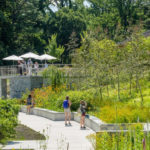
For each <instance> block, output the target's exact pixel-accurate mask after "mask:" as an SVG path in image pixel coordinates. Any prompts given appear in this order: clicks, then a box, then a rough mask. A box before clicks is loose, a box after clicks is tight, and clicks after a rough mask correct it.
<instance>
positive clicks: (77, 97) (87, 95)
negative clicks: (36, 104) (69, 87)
mask: <svg viewBox="0 0 150 150" xmlns="http://www.w3.org/2000/svg"><path fill="white" fill-rule="evenodd" d="M66 96H69V98H70V101H71V103H72V105H71V110H73V111H76V110H77V109H78V108H79V106H80V101H81V100H84V101H86V103H87V106H88V108H89V109H93V106H92V101H93V93H92V92H90V91H68V92H63V93H62V94H61V95H60V96H59V97H58V99H57V103H56V105H57V106H58V107H59V108H60V107H62V105H63V100H64V99H65V98H66Z"/></svg>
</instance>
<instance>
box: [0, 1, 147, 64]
mask: <svg viewBox="0 0 150 150" xmlns="http://www.w3.org/2000/svg"><path fill="white" fill-rule="evenodd" d="M86 3H87V4H88V5H85V1H83V0H75V1H72V0H54V1H49V0H14V1H11V0H1V2H0V53H1V55H0V59H2V58H3V57H5V56H8V55H11V54H16V55H21V54H22V53H24V52H28V51H32V52H37V53H38V54H43V53H44V51H46V50H47V47H48V45H50V44H51V43H50V41H51V40H52V37H53V35H57V37H56V42H57V48H55V50H54V51H57V50H58V51H59V48H60V47H64V52H63V53H62V54H61V57H60V58H61V62H64V63H71V57H70V53H72V51H74V50H75V49H76V48H78V47H80V46H81V36H83V32H84V31H86V32H88V33H90V34H93V37H94V38H95V39H97V40H99V39H101V38H105V37H108V38H109V39H111V40H114V41H117V42H118V41H122V40H124V39H126V38H127V37H128V36H130V35H131V33H133V32H134V29H135V27H136V26H140V29H141V30H149V29H150V26H149V22H150V20H149V17H150V3H149V1H148V0H137V1H135V0H88V1H86ZM53 7H55V8H56V9H55V11H54V9H53ZM73 41H76V42H74V44H73ZM72 44H73V45H74V46H70V45H72ZM56 53H57V52H56ZM2 63H4V62H2V61H0V64H2Z"/></svg>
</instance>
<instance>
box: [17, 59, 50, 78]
mask: <svg viewBox="0 0 150 150" xmlns="http://www.w3.org/2000/svg"><path fill="white" fill-rule="evenodd" d="M47 67H48V64H47V63H46V62H45V64H44V68H47ZM38 71H39V64H38V62H35V63H34V64H33V62H32V60H31V59H28V61H27V62H26V61H24V60H22V61H18V72H19V74H20V75H32V73H33V72H34V73H35V75H37V73H38Z"/></svg>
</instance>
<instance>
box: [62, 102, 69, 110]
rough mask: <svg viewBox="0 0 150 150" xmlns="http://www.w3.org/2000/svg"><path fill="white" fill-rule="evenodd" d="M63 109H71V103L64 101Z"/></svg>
mask: <svg viewBox="0 0 150 150" xmlns="http://www.w3.org/2000/svg"><path fill="white" fill-rule="evenodd" d="M63 107H64V108H68V107H69V102H68V100H64V102H63Z"/></svg>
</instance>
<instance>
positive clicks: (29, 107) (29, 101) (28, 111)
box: [27, 95, 32, 114]
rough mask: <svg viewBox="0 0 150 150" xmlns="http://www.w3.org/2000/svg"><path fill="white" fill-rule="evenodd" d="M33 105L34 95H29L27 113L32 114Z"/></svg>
mask: <svg viewBox="0 0 150 150" xmlns="http://www.w3.org/2000/svg"><path fill="white" fill-rule="evenodd" d="M31 106H32V96H31V95H28V98H27V114H30V109H31Z"/></svg>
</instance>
